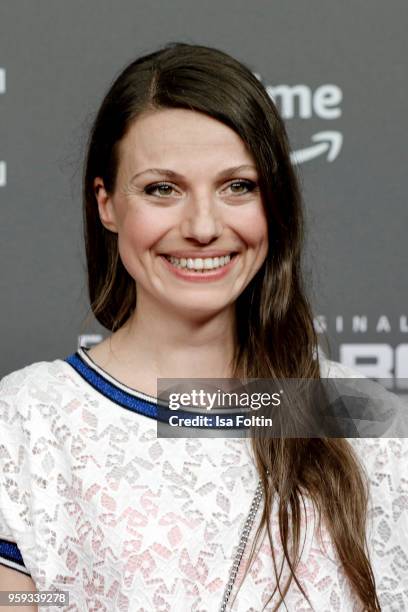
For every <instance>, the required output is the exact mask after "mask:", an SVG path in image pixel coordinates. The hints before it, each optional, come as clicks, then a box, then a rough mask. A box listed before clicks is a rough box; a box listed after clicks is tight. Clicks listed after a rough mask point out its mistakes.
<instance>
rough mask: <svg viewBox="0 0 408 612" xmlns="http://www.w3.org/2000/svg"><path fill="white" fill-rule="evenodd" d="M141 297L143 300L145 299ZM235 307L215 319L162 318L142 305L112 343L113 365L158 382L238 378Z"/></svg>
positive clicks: (151, 306) (169, 315)
mask: <svg viewBox="0 0 408 612" xmlns="http://www.w3.org/2000/svg"><path fill="white" fill-rule="evenodd" d="M140 297H141V296H140ZM234 339H235V329H234V306H233V305H231V307H230V308H229V309H224V310H223V311H221V312H219V313H217V314H215V315H212V316H211V317H209V316H208V315H207V316H204V315H199V314H198V313H197V314H196V316H192V315H191V313H190V314H189V316H181V315H180V312H177V313H176V312H174V311H171V310H168V311H163V309H162V308H161V309H160V312H158V309H157V307H155V304H152V303H149V304H147V303H144V300H143V299H139V296H138V303H137V308H136V309H135V311H134V314H133V316H132V317H131V318H130V319H129V321H128V322H127V323H126V324H125V325H124V326H123V327H122V328H121V329H120V330H118V331H117V332H116V333H114V334H113V335H112V336H111V338H110V339H109V346H110V353H111V359H115V361H116V362H117V364H119V363H120V364H122V366H123V368H124V369H126V370H128V371H129V370H133V371H138V372H139V373H145V375H146V376H147V377H151V376H154V377H157V378H223V377H232V367H231V365H232V358H233V352H234V343H235V341H234Z"/></svg>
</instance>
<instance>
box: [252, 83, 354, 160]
mask: <svg viewBox="0 0 408 612" xmlns="http://www.w3.org/2000/svg"><path fill="white" fill-rule="evenodd" d="M255 76H256V77H257V78H258V79H259V80H260V81H261V82H262V78H261V76H260V75H259V74H257V73H255ZM264 85H265V84H264ZM265 89H266V91H267V92H268V94H269V96H270V97H271V98H272V100H273V101H274V103H275V104H276V106H277V107H278V109H279V111H280V115H281V117H282V118H283V119H293V118H294V117H299V118H300V119H312V118H313V116H317V117H319V118H320V119H325V120H331V119H338V118H339V117H341V108H340V106H339V105H340V103H341V101H342V99H343V92H342V90H341V89H340V87H338V86H337V85H329V84H326V85H320V86H319V87H317V89H315V91H312V89H311V88H310V87H308V86H307V85H292V86H290V85H276V86H272V85H265ZM311 141H312V144H311V145H309V146H307V147H305V148H303V149H299V150H298V151H293V152H292V154H291V161H292V163H294V164H303V163H304V162H307V161H310V160H312V159H315V158H316V157H320V156H321V155H326V159H327V161H328V162H333V161H334V160H335V159H336V158H337V157H338V155H339V153H340V151H341V147H342V144H343V134H342V133H341V132H339V131H337V130H323V131H321V132H317V133H316V134H313V136H312V137H311Z"/></svg>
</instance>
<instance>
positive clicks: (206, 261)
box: [166, 255, 231, 272]
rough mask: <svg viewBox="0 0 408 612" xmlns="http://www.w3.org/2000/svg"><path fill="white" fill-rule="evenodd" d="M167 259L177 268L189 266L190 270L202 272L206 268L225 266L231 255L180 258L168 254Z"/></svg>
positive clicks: (212, 268)
mask: <svg viewBox="0 0 408 612" xmlns="http://www.w3.org/2000/svg"><path fill="white" fill-rule="evenodd" d="M166 259H168V261H170V262H171V263H172V264H173V265H174V266H176V268H187V269H188V270H194V271H198V272H200V271H204V270H214V269H216V268H220V267H222V266H225V264H227V263H229V262H230V261H231V255H224V256H223V257H206V258H201V257H197V258H195V259H193V258H191V257H189V258H188V259H186V258H184V257H182V258H181V259H178V258H177V257H173V256H172V255H170V256H166Z"/></svg>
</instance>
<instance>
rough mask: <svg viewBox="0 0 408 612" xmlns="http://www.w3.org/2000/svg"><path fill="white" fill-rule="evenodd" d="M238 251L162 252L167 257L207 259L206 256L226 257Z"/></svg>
mask: <svg viewBox="0 0 408 612" xmlns="http://www.w3.org/2000/svg"><path fill="white" fill-rule="evenodd" d="M236 252H237V251H234V250H233V249H231V250H230V251H227V250H224V251H199V252H197V251H174V252H172V253H162V255H166V256H167V257H177V259H181V258H185V259H188V258H191V259H199V258H201V259H205V258H206V257H225V256H226V255H232V254H233V253H236Z"/></svg>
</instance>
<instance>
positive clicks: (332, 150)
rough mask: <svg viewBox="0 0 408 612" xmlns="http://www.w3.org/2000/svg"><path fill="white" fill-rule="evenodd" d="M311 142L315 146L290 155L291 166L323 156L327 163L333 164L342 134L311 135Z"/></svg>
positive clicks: (339, 148)
mask: <svg viewBox="0 0 408 612" xmlns="http://www.w3.org/2000/svg"><path fill="white" fill-rule="evenodd" d="M312 142H315V143H316V144H313V145H311V146H310V147H306V148H305V149H299V150H298V151H293V152H292V153H291V155H290V160H291V162H292V164H303V163H304V162H307V161H310V160H311V159H315V158H316V157H319V156H320V155H324V154H326V159H327V161H328V162H333V161H334V160H335V159H336V157H337V156H338V154H339V153H340V151H341V146H342V144H343V134H341V133H340V132H329V131H326V132H318V133H317V134H313V136H312Z"/></svg>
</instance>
